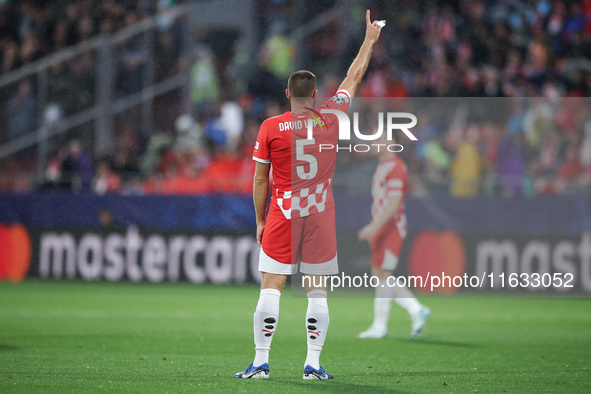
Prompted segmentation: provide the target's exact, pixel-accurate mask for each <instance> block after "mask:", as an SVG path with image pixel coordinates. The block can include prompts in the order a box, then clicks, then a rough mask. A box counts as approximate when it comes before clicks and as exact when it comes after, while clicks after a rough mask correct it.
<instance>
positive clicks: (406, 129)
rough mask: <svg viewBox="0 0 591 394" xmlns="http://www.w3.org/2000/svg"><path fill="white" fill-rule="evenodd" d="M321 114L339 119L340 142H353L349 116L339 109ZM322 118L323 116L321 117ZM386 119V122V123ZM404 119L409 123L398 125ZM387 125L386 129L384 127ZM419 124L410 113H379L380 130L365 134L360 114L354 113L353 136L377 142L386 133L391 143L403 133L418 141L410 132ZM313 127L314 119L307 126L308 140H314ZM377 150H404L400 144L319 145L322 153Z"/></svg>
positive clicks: (321, 111) (322, 111)
mask: <svg viewBox="0 0 591 394" xmlns="http://www.w3.org/2000/svg"><path fill="white" fill-rule="evenodd" d="M320 114H333V115H335V116H336V117H337V119H338V122H339V141H351V137H352V136H351V120H350V119H349V115H347V114H346V113H344V112H343V111H339V110H337V109H322V110H320ZM320 117H321V116H320ZM384 119H385V121H384ZM402 119H408V120H409V122H407V123H398V122H399V121H400V120H402ZM314 120H316V122H317V123H318V125H320V126H321V127H322V124H321V123H320V121H319V120H318V119H317V118H316V117H314ZM384 123H385V127H384ZM416 124H417V117H416V116H415V115H413V114H411V113H409V112H386V113H384V112H379V113H378V129H377V131H376V132H375V133H373V134H363V133H362V132H361V131H360V130H359V113H358V112H354V113H353V135H354V136H355V137H356V139H358V140H361V141H377V140H381V139H383V135H384V132H385V133H386V134H385V136H386V140H387V141H388V142H391V141H392V139H393V137H392V136H393V133H394V131H402V132H403V133H404V134H405V135H406V136H407V137H408V138H409V139H410V140H411V141H418V139H417V137H415V135H414V134H413V133H412V132H411V131H410V129H411V128H413V127H414V126H416ZM313 127H314V122H313V121H312V119H310V120H309V121H308V124H307V130H308V134H307V138H308V139H309V140H310V139H313V132H312V130H313ZM372 148H373V149H377V151H378V152H379V151H380V149H382V148H384V149H387V150H388V151H390V152H401V151H402V150H403V146H402V145H400V144H395V143H392V144H387V143H373V144H369V143H359V144H349V145H332V144H319V146H318V149H319V151H320V152H322V151H323V150H331V149H336V151H337V152H338V151H340V150H346V151H348V152H369V151H370V150H372Z"/></svg>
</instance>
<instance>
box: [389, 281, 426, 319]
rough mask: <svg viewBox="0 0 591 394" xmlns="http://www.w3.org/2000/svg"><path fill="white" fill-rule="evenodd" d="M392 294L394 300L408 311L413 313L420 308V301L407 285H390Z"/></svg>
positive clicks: (410, 313)
mask: <svg viewBox="0 0 591 394" xmlns="http://www.w3.org/2000/svg"><path fill="white" fill-rule="evenodd" d="M392 296H393V297H394V301H396V303H397V304H398V305H400V306H401V307H403V308H404V309H406V311H407V312H408V314H409V315H411V316H412V315H414V314H415V313H417V312H418V311H419V310H420V309H421V303H420V302H419V300H417V299H416V298H415V296H414V295H413V294H412V292H411V291H410V290H409V289H408V287H398V286H397V287H392Z"/></svg>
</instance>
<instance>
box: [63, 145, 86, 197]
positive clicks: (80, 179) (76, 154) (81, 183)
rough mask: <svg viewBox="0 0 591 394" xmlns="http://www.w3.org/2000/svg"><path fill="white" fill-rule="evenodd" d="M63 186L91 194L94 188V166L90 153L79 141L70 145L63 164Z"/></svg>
mask: <svg viewBox="0 0 591 394" xmlns="http://www.w3.org/2000/svg"><path fill="white" fill-rule="evenodd" d="M61 173H62V179H63V182H62V183H63V184H64V185H65V186H66V187H67V188H69V189H70V190H72V191H74V192H89V191H91V186H92V176H93V164H92V159H91V157H90V155H89V154H88V153H86V152H85V151H84V149H83V148H82V144H81V143H80V141H78V140H73V141H71V142H70V144H69V148H68V153H67V156H66V158H65V159H64V161H63V162H62V168H61Z"/></svg>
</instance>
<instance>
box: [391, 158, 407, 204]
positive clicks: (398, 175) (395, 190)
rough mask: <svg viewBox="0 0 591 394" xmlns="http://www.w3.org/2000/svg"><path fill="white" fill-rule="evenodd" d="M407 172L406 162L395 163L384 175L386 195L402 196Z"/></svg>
mask: <svg viewBox="0 0 591 394" xmlns="http://www.w3.org/2000/svg"><path fill="white" fill-rule="evenodd" d="M407 180H408V174H407V171H406V164H404V163H402V162H398V163H396V166H395V167H394V168H393V169H392V171H390V172H389V173H388V175H386V197H393V196H404V191H405V190H406V183H407Z"/></svg>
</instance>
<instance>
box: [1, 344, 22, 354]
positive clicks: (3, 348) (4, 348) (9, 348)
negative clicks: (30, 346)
mask: <svg viewBox="0 0 591 394" xmlns="http://www.w3.org/2000/svg"><path fill="white" fill-rule="evenodd" d="M19 349H20V348H18V347H16V346H10V345H4V344H2V343H0V352H10V351H14V350H19Z"/></svg>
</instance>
